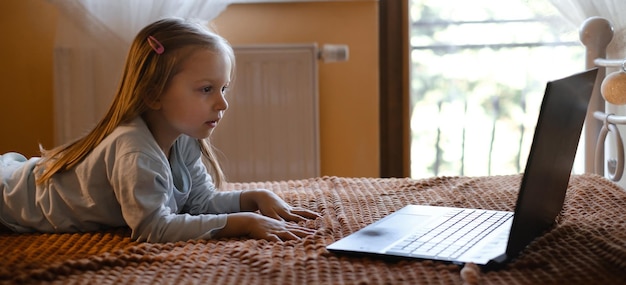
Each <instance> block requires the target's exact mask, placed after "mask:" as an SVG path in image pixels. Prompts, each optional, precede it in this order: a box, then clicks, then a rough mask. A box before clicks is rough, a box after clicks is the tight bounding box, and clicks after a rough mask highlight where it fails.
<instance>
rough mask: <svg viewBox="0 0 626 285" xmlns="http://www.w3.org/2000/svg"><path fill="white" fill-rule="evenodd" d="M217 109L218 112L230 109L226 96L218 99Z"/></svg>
mask: <svg viewBox="0 0 626 285" xmlns="http://www.w3.org/2000/svg"><path fill="white" fill-rule="evenodd" d="M215 108H216V109H217V110H218V111H226V109H228V101H227V100H226V97H224V95H222V96H220V99H218V102H217V103H216V104H215Z"/></svg>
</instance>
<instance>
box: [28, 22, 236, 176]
mask: <svg viewBox="0 0 626 285" xmlns="http://www.w3.org/2000/svg"><path fill="white" fill-rule="evenodd" d="M148 37H152V38H154V39H156V40H157V41H158V42H159V43H160V44H161V45H162V46H163V47H164V51H163V52H162V53H160V54H159V53H157V52H156V50H155V49H153V47H151V45H150V42H149V40H148ZM189 48H207V49H210V50H212V51H215V52H221V53H225V54H226V55H227V56H228V57H229V58H230V62H231V66H232V68H233V70H231V76H232V74H234V65H235V60H234V59H235V56H234V52H233V49H232V47H231V46H230V45H229V43H228V42H227V41H226V40H225V39H224V38H222V37H220V36H219V35H217V34H214V33H212V32H210V31H209V30H208V28H207V27H206V26H203V25H201V24H199V23H195V22H190V21H187V20H183V19H179V18H166V19H162V20H159V21H157V22H154V23H152V24H150V25H148V26H146V27H145V28H143V29H142V30H141V31H140V32H139V33H138V34H137V36H136V37H135V39H134V41H133V43H132V45H131V47H130V50H129V52H128V57H127V58H126V64H125V67H124V73H123V75H122V78H121V82H120V84H119V87H118V89H117V92H116V95H115V98H114V99H113V102H112V104H111V106H110V107H109V110H108V111H107V113H106V115H105V116H104V118H102V119H101V120H100V122H98V124H97V125H96V126H95V127H94V129H92V130H91V131H90V132H89V133H88V134H87V135H85V136H84V137H82V138H79V139H78V140H76V141H74V142H71V143H69V144H66V145H62V146H59V147H56V148H53V149H50V150H43V149H42V160H41V161H40V162H39V166H44V170H43V172H42V174H41V176H39V177H38V178H37V183H44V182H45V181H47V180H48V179H50V177H52V176H53V175H54V174H55V173H59V172H63V171H66V170H69V169H71V168H73V167H74V166H76V164H78V163H80V162H81V161H82V160H83V159H84V158H85V157H86V156H87V155H88V154H89V153H90V152H91V151H92V150H93V149H94V148H95V147H96V146H98V144H100V142H102V140H104V138H106V137H107V136H108V135H109V134H111V132H113V130H115V128H117V127H118V126H119V125H121V124H123V123H128V122H130V121H132V120H133V119H135V118H136V117H137V116H140V115H142V114H143V113H144V112H145V111H147V110H148V105H147V104H148V103H150V102H154V101H155V100H157V99H158V96H160V95H161V94H162V93H163V92H164V91H165V90H166V88H167V86H168V84H169V83H170V80H171V79H172V77H174V75H176V73H178V72H179V71H180V65H181V63H182V62H183V61H184V59H185V57H186V56H188V55H189V54H190V49H189ZM198 143H199V144H200V149H201V150H202V154H203V156H204V158H205V159H204V160H205V161H206V162H208V163H207V164H208V166H210V167H209V171H210V174H211V175H212V176H213V180H214V182H215V185H216V187H218V188H219V187H220V185H221V184H222V183H223V182H224V181H225V178H224V173H223V172H222V169H221V167H220V164H219V162H218V160H217V157H216V154H215V150H214V148H213V146H212V145H211V144H210V142H209V141H208V139H199V140H198Z"/></svg>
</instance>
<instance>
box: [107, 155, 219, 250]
mask: <svg viewBox="0 0 626 285" xmlns="http://www.w3.org/2000/svg"><path fill="white" fill-rule="evenodd" d="M168 167H169V166H168V164H167V163H166V161H161V160H160V159H158V158H157V157H153V156H150V155H148V154H144V153H141V152H131V153H127V154H124V155H122V156H120V157H118V158H117V159H116V162H115V164H114V166H113V169H112V171H111V174H110V175H111V184H112V186H113V188H114V191H115V195H116V197H117V199H118V201H119V203H120V206H121V210H122V216H123V218H124V220H125V221H126V223H127V225H128V226H129V227H130V228H131V230H132V238H133V239H135V240H138V241H148V242H170V241H186V240H190V239H209V238H211V236H212V233H213V232H214V231H216V230H219V229H221V228H223V227H224V226H225V225H226V218H227V217H226V215H225V214H203V215H191V214H189V213H184V214H177V213H175V207H176V206H175V203H176V201H175V199H174V197H173V181H172V177H171V175H170V169H169V168H168Z"/></svg>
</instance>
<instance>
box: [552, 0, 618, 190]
mask: <svg viewBox="0 0 626 285" xmlns="http://www.w3.org/2000/svg"><path fill="white" fill-rule="evenodd" d="M550 1H551V2H552V4H553V5H554V6H555V7H556V8H557V9H558V10H559V11H560V12H561V14H562V15H563V16H564V17H565V18H566V19H567V20H568V21H569V22H571V23H572V24H573V25H574V27H575V28H580V26H581V25H582V23H583V22H584V21H585V20H586V19H588V18H589V17H593V16H599V17H603V18H605V19H607V20H609V22H611V24H612V25H613V29H614V35H613V40H612V41H611V43H610V44H609V46H608V47H607V58H609V59H623V58H625V57H626V1H624V0H593V1H591V0H550ZM582 64H583V62H581V65H582ZM617 70H618V69H617V68H612V67H609V68H607V74H609V73H611V72H614V71H617ZM625 92H626V90H625ZM605 108H606V113H613V114H617V115H622V116H624V115H626V107H625V106H623V105H620V106H617V105H613V104H609V103H606V107H605ZM618 128H619V131H620V133H622V134H623V133H626V126H618ZM599 143H601V142H599ZM615 149H616V147H615V143H614V141H613V140H608V142H607V146H606V151H605V152H606V154H605V159H611V158H613V157H615V155H616V150H615ZM605 173H606V171H605ZM618 183H619V184H620V185H622V186H624V187H626V178H622V180H620V181H619V182H618Z"/></svg>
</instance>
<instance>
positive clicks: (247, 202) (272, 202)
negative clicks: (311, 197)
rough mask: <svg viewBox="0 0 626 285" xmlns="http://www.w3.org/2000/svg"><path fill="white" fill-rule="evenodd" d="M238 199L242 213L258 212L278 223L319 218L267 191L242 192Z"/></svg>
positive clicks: (313, 213)
mask: <svg viewBox="0 0 626 285" xmlns="http://www.w3.org/2000/svg"><path fill="white" fill-rule="evenodd" d="M240 199H241V201H240V203H241V210H242V211H257V210H258V211H259V212H260V213H261V214H262V215H264V216H267V217H270V218H273V219H276V220H279V221H292V222H300V221H304V220H307V219H316V218H319V217H320V215H319V214H318V213H316V212H313V211H310V210H307V209H303V208H299V207H292V206H290V205H289V204H287V203H286V202H285V201H283V200H282V199H281V198H280V197H278V195H276V194H275V193H274V192H271V191H269V190H264V189H260V190H250V191H244V192H243V193H241V198H240Z"/></svg>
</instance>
